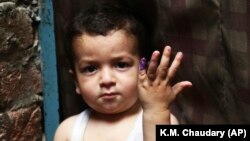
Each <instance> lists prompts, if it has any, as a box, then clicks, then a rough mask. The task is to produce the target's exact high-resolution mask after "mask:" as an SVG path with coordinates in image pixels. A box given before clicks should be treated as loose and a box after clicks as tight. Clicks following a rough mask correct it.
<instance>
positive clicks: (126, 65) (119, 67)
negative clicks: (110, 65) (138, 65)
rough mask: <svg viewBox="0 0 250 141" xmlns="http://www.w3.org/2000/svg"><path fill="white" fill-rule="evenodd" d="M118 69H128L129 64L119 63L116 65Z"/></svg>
mask: <svg viewBox="0 0 250 141" xmlns="http://www.w3.org/2000/svg"><path fill="white" fill-rule="evenodd" d="M115 67H116V68H118V69H126V68H128V67H129V64H128V63H126V62H118V63H117V64H116V65H115Z"/></svg>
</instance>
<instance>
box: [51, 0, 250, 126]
mask: <svg viewBox="0 0 250 141" xmlns="http://www.w3.org/2000/svg"><path fill="white" fill-rule="evenodd" d="M100 1H101V0H54V9H55V27H56V41H57V43H56V44H57V57H58V58H57V59H58V75H59V91H60V108H61V109H60V113H61V120H63V119H65V118H66V117H68V116H70V115H73V114H77V113H79V112H80V111H82V110H83V109H84V108H85V107H86V105H85V104H84V103H83V100H82V99H81V97H80V96H78V95H76V94H75V91H74V81H73V79H72V78H71V76H70V75H69V74H68V69H69V65H68V62H67V59H66V55H65V53H64V50H63V47H64V46H65V45H66V42H65V34H64V33H65V32H64V24H65V23H66V22H67V21H68V20H69V19H70V18H71V17H72V16H73V15H74V13H76V12H78V11H79V10H82V9H86V8H87V7H88V6H90V5H91V4H93V3H94V2H100ZM102 1H103V0H102ZM106 1H108V2H111V3H114V2H122V3H123V4H125V5H126V6H128V7H129V8H131V9H132V10H133V11H134V12H135V14H136V16H137V17H138V18H139V19H140V20H141V21H142V22H143V23H144V24H145V26H146V27H147V28H148V30H149V33H150V36H151V39H152V48H156V49H159V50H162V48H163V47H164V46H165V45H171V46H172V48H173V50H174V51H175V52H177V51H182V52H183V53H184V61H183V64H182V67H181V69H180V70H179V71H178V75H177V78H176V81H178V80H190V81H191V82H192V83H193V87H192V88H191V89H189V90H186V91H185V92H183V93H182V94H181V95H179V96H178V98H177V101H176V104H175V105H173V109H174V111H175V112H176V113H177V116H178V118H179V119H180V122H181V123H182V124H239V123H240V124H249V123H250V118H249V117H250V112H249V111H250V91H249V87H250V73H249V72H250V69H249V68H250V56H249V52H250V35H249V34H250V19H249V18H248V17H249V16H250V1H248V0H120V1H119V0H116V1H111V0H106Z"/></svg>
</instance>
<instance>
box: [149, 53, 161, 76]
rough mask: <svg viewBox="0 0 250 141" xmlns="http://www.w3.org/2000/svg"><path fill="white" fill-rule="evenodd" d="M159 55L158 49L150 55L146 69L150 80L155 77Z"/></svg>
mask: <svg viewBox="0 0 250 141" xmlns="http://www.w3.org/2000/svg"><path fill="white" fill-rule="evenodd" d="M159 57H160V52H159V51H154V52H153V54H152V56H151V59H150V62H149V65H148V70H147V76H148V78H149V79H150V80H154V79H155V78H156V70H157V66H158V60H159Z"/></svg>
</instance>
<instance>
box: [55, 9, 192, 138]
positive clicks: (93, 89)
mask: <svg viewBox="0 0 250 141" xmlns="http://www.w3.org/2000/svg"><path fill="white" fill-rule="evenodd" d="M69 27H70V28H69V41H70V44H71V46H70V48H69V49H68V51H67V52H68V53H69V57H70V60H71V65H72V70H71V71H70V72H71V73H72V74H73V76H74V78H75V85H76V93H77V94H79V95H81V96H82V98H83V99H84V101H85V102H86V104H87V105H88V106H89V107H90V109H86V110H84V111H83V112H82V113H80V114H78V115H75V116H72V117H69V118H67V119H66V120H65V121H63V122H62V123H61V124H60V126H59V127H58V129H57V131H56V134H55V137H54V141H108V140H109V141H154V140H155V125H156V124H177V123H178V122H177V120H176V119H174V116H172V115H171V113H170V105H171V103H172V102H173V100H174V99H175V97H176V95H177V94H178V93H180V92H181V91H182V90H183V89H184V88H186V87H190V86H191V85H192V84H191V83H190V82H189V81H183V82H179V83H177V84H175V85H173V86H172V83H171V81H172V80H173V77H174V76H175V73H176V71H177V70H178V68H179V65H180V63H181V60H182V56H183V55H182V53H181V52H179V53H177V54H176V56H175V58H174V60H173V62H172V64H171V65H169V64H170V63H169V60H170V54H171V48H170V47H169V46H167V47H165V49H164V51H163V54H162V57H160V53H159V51H154V52H153V53H152V56H151V59H150V61H149V63H148V66H147V67H146V61H145V58H142V59H141V61H140V58H141V57H142V55H144V54H143V51H144V52H145V48H144V47H145V45H146V44H145V42H146V38H145V34H144V33H145V32H144V28H143V26H142V25H141V24H140V23H139V22H138V21H137V20H136V19H135V18H134V17H133V16H132V15H131V14H129V12H127V11H126V10H125V9H123V8H121V7H118V6H111V5H107V4H101V5H95V6H93V7H92V8H90V9H89V10H87V11H86V12H85V13H80V14H79V15H78V16H76V17H75V18H74V19H73V21H72V22H71V24H70V26H69ZM160 58H161V59H160ZM158 62H160V63H159V65H158ZM168 66H170V67H168Z"/></svg>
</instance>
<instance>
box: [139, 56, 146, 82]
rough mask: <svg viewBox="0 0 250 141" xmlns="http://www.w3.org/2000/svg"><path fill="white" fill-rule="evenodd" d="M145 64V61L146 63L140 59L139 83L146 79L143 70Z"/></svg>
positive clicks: (144, 59) (143, 59)
mask: <svg viewBox="0 0 250 141" xmlns="http://www.w3.org/2000/svg"><path fill="white" fill-rule="evenodd" d="M146 64H147V61H146V58H144V57H143V58H141V60H140V64H139V70H140V71H139V80H140V81H141V82H143V81H144V80H145V78H146V76H147V75H146V70H145V68H146Z"/></svg>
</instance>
